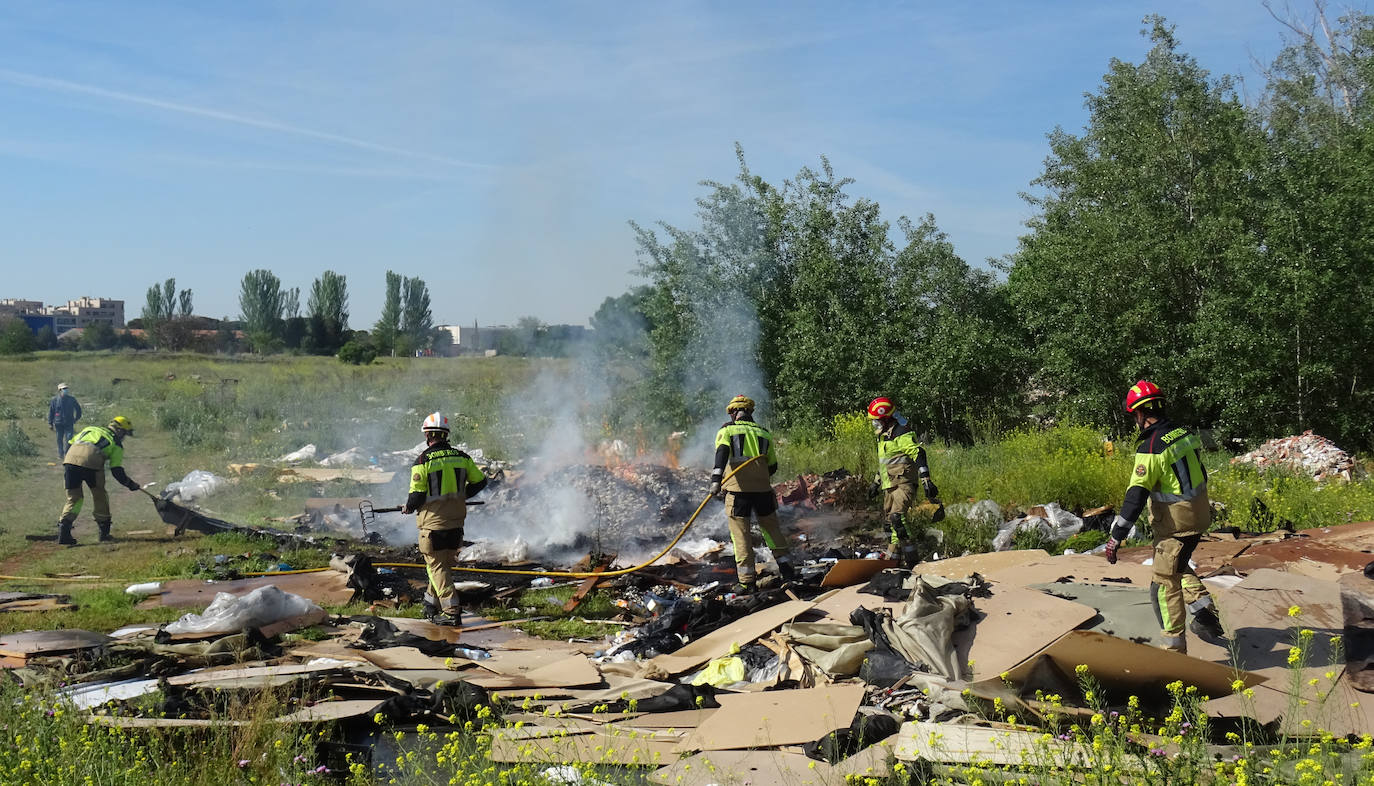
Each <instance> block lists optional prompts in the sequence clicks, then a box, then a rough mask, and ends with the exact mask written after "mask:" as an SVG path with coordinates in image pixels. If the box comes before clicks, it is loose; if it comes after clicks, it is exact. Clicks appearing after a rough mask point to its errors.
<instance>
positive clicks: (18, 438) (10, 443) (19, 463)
mask: <svg viewBox="0 0 1374 786" xmlns="http://www.w3.org/2000/svg"><path fill="white" fill-rule="evenodd" d="M37 455H38V446H37V445H35V444H33V440H32V439H30V438H29V435H28V434H26V433H24V430H23V429H21V428H20V427H19V424H18V423H16V422H15V421H13V420H11V421H10V422H9V424H8V425H6V426H5V427H4V428H3V429H0V465H3V466H4V467H5V469H6V471H8V472H9V473H10V474H11V475H15V474H18V473H19V471H20V470H21V469H22V468H23V467H24V465H26V464H28V463H29V460H30V459H32V458H33V457H34V456H37Z"/></svg>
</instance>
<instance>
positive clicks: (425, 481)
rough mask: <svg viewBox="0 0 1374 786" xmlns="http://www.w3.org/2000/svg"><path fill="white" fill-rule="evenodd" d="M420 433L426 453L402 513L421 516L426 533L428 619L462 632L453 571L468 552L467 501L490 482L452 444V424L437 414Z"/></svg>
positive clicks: (420, 525)
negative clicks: (463, 551)
mask: <svg viewBox="0 0 1374 786" xmlns="http://www.w3.org/2000/svg"><path fill="white" fill-rule="evenodd" d="M420 430H421V431H423V432H424V435H425V449H424V451H423V452H422V453H420V455H419V456H418V457H416V459H415V465H414V466H412V467H411V468H410V494H409V496H407V497H406V503H405V505H404V506H402V507H401V511H402V512H404V513H414V514H415V526H416V528H417V529H419V531H420V554H422V555H423V556H424V558H425V572H426V573H427V574H428V576H429V586H428V587H426V589H425V600H424V609H425V616H426V617H428V618H429V619H431V620H433V621H434V622H435V623H436V624H439V625H452V626H457V625H460V624H461V620H462V616H463V610H462V608H461V606H460V605H459V601H458V590H457V589H455V588H454V586H453V568H454V566H455V565H456V564H457V563H458V551H459V550H460V549H462V547H463V522H464V521H465V520H466V519H467V515H468V508H467V501H468V499H470V498H472V497H474V496H476V495H477V493H478V492H480V491H481V490H482V489H484V488H486V486H487V476H486V475H483V474H482V470H480V469H478V468H477V464H476V463H475V462H473V460H472V457H471V456H469V455H468V454H466V453H464V452H463V451H461V450H458V449H457V448H455V447H453V446H452V445H450V444H449V442H448V439H449V426H448V418H446V417H444V416H443V415H441V414H439V413H438V412H435V413H433V414H431V415H430V416H429V417H427V418H425V422H424V424H423V425H422V426H421V427H420Z"/></svg>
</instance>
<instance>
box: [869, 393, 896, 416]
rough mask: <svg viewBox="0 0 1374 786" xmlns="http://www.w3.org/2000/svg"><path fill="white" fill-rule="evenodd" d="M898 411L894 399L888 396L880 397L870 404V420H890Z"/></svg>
mask: <svg viewBox="0 0 1374 786" xmlns="http://www.w3.org/2000/svg"><path fill="white" fill-rule="evenodd" d="M896 411H897V407H896V405H894V404H893V403H892V399H890V398H888V397H887V396H879V397H878V398H875V399H873V400H872V401H870V402H868V419H869V420H878V419H880V418H890V417H892V413H894V412H896Z"/></svg>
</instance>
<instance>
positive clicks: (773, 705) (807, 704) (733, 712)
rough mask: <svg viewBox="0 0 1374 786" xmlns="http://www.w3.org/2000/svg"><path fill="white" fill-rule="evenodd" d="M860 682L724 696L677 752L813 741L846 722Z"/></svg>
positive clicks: (850, 718) (860, 697)
mask: <svg viewBox="0 0 1374 786" xmlns="http://www.w3.org/2000/svg"><path fill="white" fill-rule="evenodd" d="M864 690H865V686H864V685H834V686H828V687H824V688H802V689H798V690H783V691H767V692H764V693H745V694H739V695H734V696H731V695H722V696H719V697H718V699H717V700H718V701H719V702H720V709H719V710H718V711H717V712H716V713H715V714H713V715H712V716H711V717H709V718H707V719H706V720H705V721H704V722H702V724H701V725H700V726H698V727H697V729H696V731H695V732H693V733H692V734H691V736H689V737H688V738H687V739H686V740H684V741H683V743H682V748H681V750H682V751H684V752H686V751H714V750H733V749H738V748H776V747H778V746H780V745H799V744H802V743H807V742H815V741H816V740H819V739H820V738H821V737H824V736H825V735H827V734H829V733H830V732H832V731H835V730H836V729H843V728H846V727H848V726H849V724H850V723H851V722H852V721H853V720H854V713H855V712H857V711H858V709H859V702H861V701H863V697H864Z"/></svg>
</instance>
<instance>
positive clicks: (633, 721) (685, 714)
mask: <svg viewBox="0 0 1374 786" xmlns="http://www.w3.org/2000/svg"><path fill="white" fill-rule="evenodd" d="M716 712H717V710H714V709H704V710H676V711H674V712H644V713H640V714H638V715H637V716H636V717H633V718H630V719H628V720H622V719H620V718H617V717H616V716H614V715H612V716H610V720H612V721H614V722H615V723H616V724H617V725H620V726H633V727H635V728H637V729H695V728H697V727H699V726H700V725H701V724H703V723H705V722H706V719H707V718H710V717H711V716H712V715H714V714H716Z"/></svg>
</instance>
